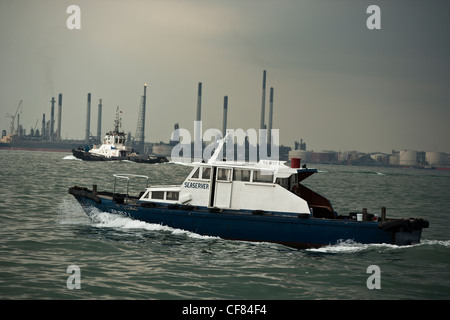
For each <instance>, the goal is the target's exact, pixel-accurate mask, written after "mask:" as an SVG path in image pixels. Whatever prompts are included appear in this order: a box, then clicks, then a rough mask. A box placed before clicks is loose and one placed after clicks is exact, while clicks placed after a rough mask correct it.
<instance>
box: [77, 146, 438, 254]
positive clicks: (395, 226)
mask: <svg viewBox="0 0 450 320" xmlns="http://www.w3.org/2000/svg"><path fill="white" fill-rule="evenodd" d="M224 141H225V138H224V139H222V140H220V141H219V144H218V147H217V148H216V151H215V153H214V155H213V156H212V157H211V159H209V160H208V162H196V163H193V164H192V165H193V170H192V171H191V173H190V174H189V175H188V177H187V178H186V179H185V181H184V182H183V183H182V184H181V185H170V186H150V187H149V186H148V185H146V187H145V188H143V189H142V191H141V193H140V194H139V196H132V195H130V194H129V180H130V179H131V178H141V179H145V180H146V181H147V184H148V177H147V176H142V175H130V174H114V189H113V191H112V192H100V191H97V185H93V187H92V190H89V189H88V188H85V187H79V186H74V187H71V188H70V189H69V193H70V194H72V195H73V196H74V197H75V198H76V200H77V201H78V202H79V203H80V204H81V206H82V207H83V208H84V210H85V211H86V213H87V214H88V215H90V214H92V212H93V210H92V208H97V209H98V210H101V211H103V212H110V213H121V214H123V215H125V216H128V217H131V218H133V219H137V220H141V221H145V222H149V223H156V224H162V225H166V226H169V227H173V228H179V229H183V230H187V231H191V232H194V233H197V234H201V235H209V236H217V237H221V238H223V239H233V240H244V241H262V242H273V243H280V244H283V245H287V246H290V247H295V248H307V247H320V246H326V245H332V244H336V243H338V242H339V241H345V240H353V241H355V242H358V243H366V244H367V243H388V244H395V245H411V244H416V243H419V242H420V238H421V234H422V229H423V228H428V227H429V223H428V221H426V220H423V219H421V218H407V219H388V218H386V211H385V209H384V208H382V214H381V217H380V218H378V217H377V216H376V215H373V214H369V213H367V210H364V209H363V212H362V213H350V214H349V215H346V216H341V215H338V214H337V212H335V211H334V209H333V207H332V205H331V202H330V201H329V200H328V199H327V198H325V197H323V196H322V195H319V194H318V193H316V192H314V191H313V190H311V189H309V188H307V187H305V186H304V185H302V184H301V181H303V180H304V179H306V178H308V177H309V176H311V175H312V174H314V173H316V172H317V169H309V168H306V167H305V166H303V167H300V159H292V161H291V166H290V167H288V166H286V165H285V162H282V161H267V160H266V161H264V160H261V161H259V162H257V163H237V162H228V161H220V160H218V158H219V154H221V153H220V152H221V149H222V148H223V144H224ZM118 179H119V180H122V181H126V183H127V188H126V193H125V194H123V193H122V194H121V193H117V192H116V182H117V181H118Z"/></svg>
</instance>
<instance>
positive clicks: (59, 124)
mask: <svg viewBox="0 0 450 320" xmlns="http://www.w3.org/2000/svg"><path fill="white" fill-rule="evenodd" d="M61 115H62V93H60V94H59V95H58V132H57V134H56V140H57V141H61Z"/></svg>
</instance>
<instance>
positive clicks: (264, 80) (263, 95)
mask: <svg viewBox="0 0 450 320" xmlns="http://www.w3.org/2000/svg"><path fill="white" fill-rule="evenodd" d="M265 109H266V70H264V72H263V84H262V102H261V123H260V126H259V128H260V129H265V128H266V125H265V124H264V121H265V120H264V113H265V112H266V111H265Z"/></svg>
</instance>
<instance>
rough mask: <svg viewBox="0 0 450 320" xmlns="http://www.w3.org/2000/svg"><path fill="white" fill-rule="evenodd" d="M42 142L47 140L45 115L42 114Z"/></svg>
mask: <svg viewBox="0 0 450 320" xmlns="http://www.w3.org/2000/svg"><path fill="white" fill-rule="evenodd" d="M41 140H45V113H44V114H42V128H41Z"/></svg>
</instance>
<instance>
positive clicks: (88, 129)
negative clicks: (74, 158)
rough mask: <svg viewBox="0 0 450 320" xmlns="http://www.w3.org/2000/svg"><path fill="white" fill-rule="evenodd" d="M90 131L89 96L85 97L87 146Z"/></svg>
mask: <svg viewBox="0 0 450 320" xmlns="http://www.w3.org/2000/svg"><path fill="white" fill-rule="evenodd" d="M90 131H91V94H90V93H88V95H87V111H86V137H85V140H86V143H87V144H89V132H90Z"/></svg>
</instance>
